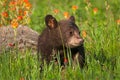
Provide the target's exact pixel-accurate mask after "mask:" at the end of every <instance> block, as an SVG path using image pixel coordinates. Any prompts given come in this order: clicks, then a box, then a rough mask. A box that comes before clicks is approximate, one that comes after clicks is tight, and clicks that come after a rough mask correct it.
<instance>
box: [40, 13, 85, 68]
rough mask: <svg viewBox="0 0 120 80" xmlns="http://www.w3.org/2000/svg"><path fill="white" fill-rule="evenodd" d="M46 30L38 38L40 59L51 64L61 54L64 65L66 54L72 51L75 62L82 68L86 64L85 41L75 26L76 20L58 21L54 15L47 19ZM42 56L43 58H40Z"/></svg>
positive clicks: (72, 18) (71, 18) (48, 16)
mask: <svg viewBox="0 0 120 80" xmlns="http://www.w3.org/2000/svg"><path fill="white" fill-rule="evenodd" d="M45 23H46V28H45V29H44V31H43V32H42V33H41V35H40V36H39V38H38V58H39V60H40V61H42V62H44V60H45V61H46V62H47V63H48V64H49V63H50V61H51V60H52V59H53V56H54V55H56V54H58V53H60V61H61V65H64V57H65V56H64V54H66V55H67V53H68V52H67V50H68V49H69V50H70V51H71V55H72V59H73V62H75V63H76V61H77V60H78V62H79V64H80V67H81V68H82V67H83V66H84V63H85V53H84V46H83V42H84V40H83V39H82V38H81V37H80V31H79V29H78V27H77V25H76V24H75V18H74V17H73V16H71V17H70V18H69V19H66V20H61V21H59V22H58V21H57V20H56V19H55V18H54V17H53V16H52V15H47V16H46V17H45ZM40 56H41V57H40Z"/></svg>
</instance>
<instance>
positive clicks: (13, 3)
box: [9, 1, 17, 6]
mask: <svg viewBox="0 0 120 80" xmlns="http://www.w3.org/2000/svg"><path fill="white" fill-rule="evenodd" d="M16 4H17V2H16V1H11V2H10V4H9V5H10V6H15V5H16Z"/></svg>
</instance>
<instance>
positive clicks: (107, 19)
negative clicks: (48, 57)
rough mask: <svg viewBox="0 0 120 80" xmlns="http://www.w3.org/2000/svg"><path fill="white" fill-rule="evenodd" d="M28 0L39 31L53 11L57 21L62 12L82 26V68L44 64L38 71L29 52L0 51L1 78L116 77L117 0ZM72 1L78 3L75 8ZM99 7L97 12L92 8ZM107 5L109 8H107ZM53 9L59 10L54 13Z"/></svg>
mask: <svg viewBox="0 0 120 80" xmlns="http://www.w3.org/2000/svg"><path fill="white" fill-rule="evenodd" d="M86 1H87V0H75V1H74V0H64V1H63V0H59V1H58V0H52V1H51V0H43V1H41V0H31V3H32V4H33V11H32V15H31V23H30V25H29V26H30V27H31V28H33V29H34V30H36V31H38V32H39V33H41V32H42V30H43V29H44V28H45V24H44V17H45V16H46V15H47V14H52V15H53V16H55V17H56V19H57V20H58V21H59V20H60V19H64V15H63V13H64V12H66V11H67V12H69V14H70V15H74V16H75V18H76V24H77V25H78V27H79V29H80V30H81V31H83V30H85V31H86V33H87V36H86V37H85V38H84V39H85V43H84V44H85V55H86V62H87V66H85V68H84V69H82V70H81V69H80V68H79V67H77V66H76V67H75V69H73V68H72V67H71V66H67V67H66V68H65V69H64V70H61V68H60V67H59V66H57V65H56V66H54V64H50V65H49V66H47V65H44V71H43V72H42V73H40V72H39V67H38V66H39V65H38V62H37V56H36V55H32V52H30V51H26V52H25V53H24V54H22V53H21V52H16V51H14V52H11V51H8V52H3V53H2V54H0V80H119V79H120V25H119V24H118V23H117V22H116V20H118V19H120V15H119V14H120V7H119V4H120V1H119V0H90V2H86ZM72 5H77V6H78V9H77V10H76V11H75V12H74V11H73V10H72V8H71V7H72ZM94 8H98V12H97V13H96V14H94V13H93V9H94ZM106 8H108V9H106ZM54 9H58V10H59V13H58V14H55V13H54V12H53V10H54Z"/></svg>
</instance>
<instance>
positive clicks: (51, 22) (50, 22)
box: [45, 15, 58, 29]
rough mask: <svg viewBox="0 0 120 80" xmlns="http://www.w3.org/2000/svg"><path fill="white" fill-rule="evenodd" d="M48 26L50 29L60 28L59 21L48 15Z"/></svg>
mask: <svg viewBox="0 0 120 80" xmlns="http://www.w3.org/2000/svg"><path fill="white" fill-rule="evenodd" d="M45 23H46V26H47V27H49V28H50V29H52V28H56V27H57V26H58V22H57V20H56V19H55V18H54V17H53V16H52V15H46V17H45Z"/></svg>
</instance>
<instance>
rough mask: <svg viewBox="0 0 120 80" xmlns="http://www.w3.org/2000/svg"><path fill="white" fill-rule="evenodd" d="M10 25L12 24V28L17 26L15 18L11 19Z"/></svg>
mask: <svg viewBox="0 0 120 80" xmlns="http://www.w3.org/2000/svg"><path fill="white" fill-rule="evenodd" d="M11 25H12V27H13V28H17V27H18V22H17V19H13V20H12V21H11Z"/></svg>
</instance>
